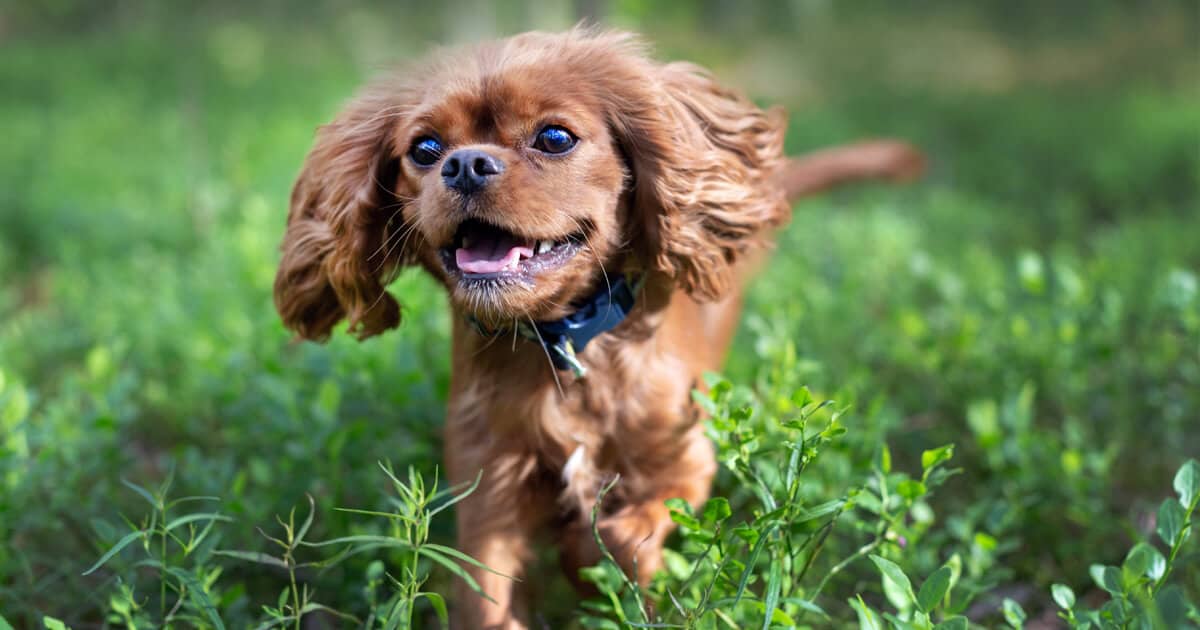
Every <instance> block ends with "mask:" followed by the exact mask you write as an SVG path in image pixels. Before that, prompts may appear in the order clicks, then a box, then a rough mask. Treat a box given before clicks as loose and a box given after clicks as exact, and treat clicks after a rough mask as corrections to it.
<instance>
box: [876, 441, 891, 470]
mask: <svg viewBox="0 0 1200 630" xmlns="http://www.w3.org/2000/svg"><path fill="white" fill-rule="evenodd" d="M879 470H880V471H882V472H883V474H885V475H886V474H888V473H890V472H892V451H891V450H890V449H888V445H887V444H880V445H879Z"/></svg>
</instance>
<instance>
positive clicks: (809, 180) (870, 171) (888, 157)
mask: <svg viewBox="0 0 1200 630" xmlns="http://www.w3.org/2000/svg"><path fill="white" fill-rule="evenodd" d="M924 172H925V156H924V154H922V153H921V152H920V151H919V150H917V149H916V147H913V146H912V145H910V144H908V143H907V142H903V141H900V140H866V141H863V142H856V143H854V144H847V145H842V146H837V147H831V148H828V149H821V150H819V151H814V152H812V153H807V154H805V155H801V156H798V157H794V158H790V159H789V160H788V161H787V164H786V165H784V167H783V169H782V171H780V180H781V183H782V184H783V187H784V190H786V191H787V198H788V201H795V200H797V199H800V198H802V197H807V196H809V195H813V194H816V193H819V192H821V191H824V190H828V189H830V188H835V187H838V186H842V185H844V184H850V183H853V182H857V181H862V180H882V181H888V182H901V183H902V182H911V181H913V180H915V179H917V178H919V177H920V176H921V175H922V174H923V173H924Z"/></svg>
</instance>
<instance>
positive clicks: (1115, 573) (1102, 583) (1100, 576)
mask: <svg viewBox="0 0 1200 630" xmlns="http://www.w3.org/2000/svg"><path fill="white" fill-rule="evenodd" d="M1088 573H1090V574H1091V576H1092V580H1093V581H1094V582H1095V583H1096V586H1099V587H1100V588H1102V589H1104V590H1106V591H1108V592H1109V593H1111V594H1113V595H1120V594H1121V592H1122V590H1123V589H1122V587H1121V571H1120V570H1119V569H1117V568H1116V567H1107V566H1104V565H1100V564H1093V565H1092V566H1091V567H1090V568H1088Z"/></svg>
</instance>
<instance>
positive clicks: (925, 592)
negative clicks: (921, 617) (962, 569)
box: [917, 567, 952, 614]
mask: <svg viewBox="0 0 1200 630" xmlns="http://www.w3.org/2000/svg"><path fill="white" fill-rule="evenodd" d="M951 573H952V571H951V570H950V567H942V568H940V569H938V570H937V571H934V572H933V575H930V576H929V577H928V578H927V579H926V580H925V583H924V584H922V585H921V590H920V591H919V592H918V593H917V608H920V609H921V612H923V613H925V614H929V613H930V612H931V611H932V610H933V609H934V608H935V607H936V606H937V605H938V602H940V601H942V598H943V597H945V596H946V591H948V590H950V575H951Z"/></svg>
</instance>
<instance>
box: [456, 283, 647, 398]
mask: <svg viewBox="0 0 1200 630" xmlns="http://www.w3.org/2000/svg"><path fill="white" fill-rule="evenodd" d="M643 279H644V276H639V277H638V278H636V279H629V278H626V277H624V276H622V277H619V278H617V279H616V280H613V281H612V283H611V284H608V283H606V284H605V285H604V286H601V287H600V290H599V291H597V292H596V293H595V294H594V295H592V297H591V298H589V299H588V300H587V302H584V303H583V305H582V306H580V307H579V309H578V310H576V311H575V312H574V313H571V314H570V315H567V316H566V317H564V318H562V319H556V320H553V321H548V322H534V323H532V324H527V323H520V324H517V330H516V332H517V333H518V334H520V335H521V336H522V337H525V338H526V339H529V340H530V341H535V342H537V343H539V344H541V346H542V349H543V350H545V351H546V354H547V355H548V356H549V357H550V361H551V362H552V363H554V368H555V369H558V370H571V372H573V373H574V374H575V376H576V377H579V378H583V377H584V376H585V375H586V374H587V368H586V367H584V365H583V364H582V363H580V361H579V358H578V356H577V355H578V353H580V352H583V349H584V348H585V347H586V346H587V344H588V342H589V341H591V340H592V339H595V338H596V337H598V336H600V335H602V334H604V333H606V332H608V331H610V330H612V329H613V328H616V327H617V325H618V324H620V323H621V322H623V321H625V318H626V317H628V316H629V312H630V311H632V310H633V306H634V303H635V302H636V300H637V294H638V292H639V291H640V290H641V288H642V280H643ZM467 323H468V324H470V325H471V327H472V328H474V329H475V331H476V332H478V333H479V334H481V335H483V336H485V337H494V336H496V335H500V334H504V333H507V332H511V330H505V329H488V328H486V327H484V326H483V324H482V323H481V322H480V321H479V320H478V319H476V318H475V317H474V316H472V315H467Z"/></svg>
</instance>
